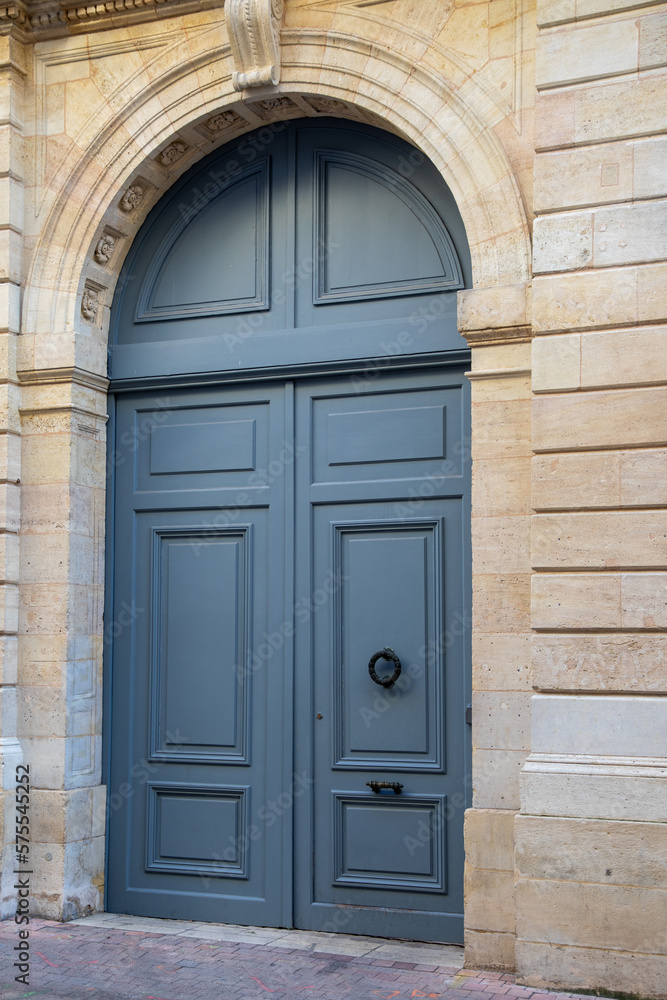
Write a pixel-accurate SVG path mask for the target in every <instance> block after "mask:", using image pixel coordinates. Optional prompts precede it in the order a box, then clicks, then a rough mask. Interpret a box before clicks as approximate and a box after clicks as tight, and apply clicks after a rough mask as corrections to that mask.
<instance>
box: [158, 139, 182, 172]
mask: <svg viewBox="0 0 667 1000" xmlns="http://www.w3.org/2000/svg"><path fill="white" fill-rule="evenodd" d="M186 149H187V146H186V145H185V143H184V142H180V141H179V140H178V139H177V140H176V142H172V143H170V145H169V146H167V147H166V148H165V149H163V150H162V152H161V153H160V154H159V155H158V160H159V161H160V163H161V164H162V166H163V167H170V166H171V165H172V163H175V162H176V160H180V158H181V157H182V156H183V153H184V152H185V150H186Z"/></svg>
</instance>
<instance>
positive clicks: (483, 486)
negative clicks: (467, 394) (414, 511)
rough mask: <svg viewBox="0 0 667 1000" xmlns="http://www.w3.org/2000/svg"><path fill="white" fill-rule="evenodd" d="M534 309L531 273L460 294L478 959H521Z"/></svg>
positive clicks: (470, 853)
mask: <svg viewBox="0 0 667 1000" xmlns="http://www.w3.org/2000/svg"><path fill="white" fill-rule="evenodd" d="M530 309H531V303H530V286H527V285H523V284H522V285H513V286H506V287H494V288H481V289H475V290H473V291H467V292H462V293H460V294H459V327H460V329H461V332H462V333H463V335H464V336H465V337H466V338H467V340H468V343H469V344H470V345H471V347H472V349H473V351H472V371H471V372H469V373H468V374H469V378H470V379H471V382H472V476H473V491H472V547H473V701H472V721H473V728H472V737H473V808H472V809H470V810H468V812H467V814H466V889H465V942H466V964H467V965H468V966H470V967H471V968H474V967H477V968H479V967H480V966H483V967H486V968H496V969H513V968H514V933H515V921H514V881H515V876H514V817H515V814H516V813H517V811H518V809H519V805H520V799H519V774H520V770H521V766H522V764H523V763H524V761H525V759H526V754H527V752H528V749H529V743H530V687H531V679H530V633H529V628H530V558H529V554H530V339H531V318H530Z"/></svg>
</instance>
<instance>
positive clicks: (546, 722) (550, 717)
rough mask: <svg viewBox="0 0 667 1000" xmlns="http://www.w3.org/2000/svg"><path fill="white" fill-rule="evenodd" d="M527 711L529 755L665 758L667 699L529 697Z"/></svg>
mask: <svg viewBox="0 0 667 1000" xmlns="http://www.w3.org/2000/svg"><path fill="white" fill-rule="evenodd" d="M531 712H532V740H531V749H532V751H533V752H534V753H546V754H559V755H560V754H576V755H579V756H581V755H582V754H584V755H606V756H617V757H653V758H659V757H664V758H666V759H667V698H661V697H648V696H647V697H644V698H633V697H631V696H627V695H601V694H600V695H580V694H575V695H567V694H554V695H549V694H535V695H533V697H532V703H531Z"/></svg>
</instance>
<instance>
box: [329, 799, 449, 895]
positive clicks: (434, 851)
mask: <svg viewBox="0 0 667 1000" xmlns="http://www.w3.org/2000/svg"><path fill="white" fill-rule="evenodd" d="M445 807H446V798H445V797H444V796H436V797H434V798H430V799H427V798H420V797H419V796H407V795H404V796H402V798H401V800H400V802H397V801H395V798H394V797H393V796H392V797H391V798H390V797H388V796H380V797H378V796H369V795H363V794H359V795H354V794H348V795H341V794H340V793H335V792H334V794H333V809H334V816H333V822H334V846H335V857H336V869H335V882H336V885H350V886H355V887H357V886H368V887H369V888H370V887H372V888H374V889H375V888H384V889H386V888H387V887H388V886H391V888H392V889H403V890H405V891H408V892H409V891H414V890H423V889H425V888H428V889H429V890H430V891H440V892H444V891H445V884H444V872H445V854H446V849H445V841H444V838H443V837H442V836H441V835H440V831H442V829H443V827H444V816H445Z"/></svg>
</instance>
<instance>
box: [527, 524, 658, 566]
mask: <svg viewBox="0 0 667 1000" xmlns="http://www.w3.org/2000/svg"><path fill="white" fill-rule="evenodd" d="M531 562H532V566H533V568H534V569H661V568H662V567H663V566H665V565H667V511H625V510H624V511H613V512H605V513H603V514H602V513H601V514H596V513H593V512H590V513H585V514H584V513H582V514H574V513H573V514H538V515H537V516H535V517H533V519H532V537H531Z"/></svg>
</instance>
